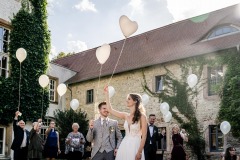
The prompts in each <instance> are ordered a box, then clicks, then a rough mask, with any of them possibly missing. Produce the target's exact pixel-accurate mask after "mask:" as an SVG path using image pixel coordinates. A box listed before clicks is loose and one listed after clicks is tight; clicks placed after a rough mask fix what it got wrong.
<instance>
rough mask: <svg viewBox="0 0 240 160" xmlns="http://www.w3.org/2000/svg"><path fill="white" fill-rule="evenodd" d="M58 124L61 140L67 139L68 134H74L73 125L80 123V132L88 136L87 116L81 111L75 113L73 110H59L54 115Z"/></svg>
mask: <svg viewBox="0 0 240 160" xmlns="http://www.w3.org/2000/svg"><path fill="white" fill-rule="evenodd" d="M54 117H55V120H56V123H57V125H58V130H59V133H60V137H61V138H66V137H67V135H68V133H70V132H72V124H73V123H78V124H79V126H80V129H79V131H80V132H81V133H83V135H86V132H87V128H88V120H87V114H86V113H85V112H82V111H81V110H78V111H74V110H72V109H70V110H66V111H61V110H57V111H56V112H55V113H54Z"/></svg>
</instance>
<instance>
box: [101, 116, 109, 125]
mask: <svg viewBox="0 0 240 160" xmlns="http://www.w3.org/2000/svg"><path fill="white" fill-rule="evenodd" d="M104 119H106V123H107V125H108V121H109V118H108V117H107V118H103V117H101V125H103V120H104Z"/></svg>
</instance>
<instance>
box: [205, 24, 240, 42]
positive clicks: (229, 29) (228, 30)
mask: <svg viewBox="0 0 240 160" xmlns="http://www.w3.org/2000/svg"><path fill="white" fill-rule="evenodd" d="M239 31H240V30H239V28H238V27H236V26H234V25H229V26H221V27H217V28H215V29H214V30H213V31H212V32H210V33H209V34H208V36H207V38H206V39H207V40H208V39H213V38H218V37H222V36H225V35H229V34H234V33H236V32H239Z"/></svg>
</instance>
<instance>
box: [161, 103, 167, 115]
mask: <svg viewBox="0 0 240 160" xmlns="http://www.w3.org/2000/svg"><path fill="white" fill-rule="evenodd" d="M160 111H161V112H162V114H163V115H166V114H167V113H168V111H169V104H168V103H167V102H163V103H161V105H160Z"/></svg>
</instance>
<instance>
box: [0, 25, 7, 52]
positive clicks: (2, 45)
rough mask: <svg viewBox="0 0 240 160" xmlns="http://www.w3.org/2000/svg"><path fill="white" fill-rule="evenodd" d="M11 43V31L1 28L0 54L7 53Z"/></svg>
mask: <svg viewBox="0 0 240 160" xmlns="http://www.w3.org/2000/svg"><path fill="white" fill-rule="evenodd" d="M8 43H9V30H7V29H5V28H3V27H0V53H7V51H8Z"/></svg>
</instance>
